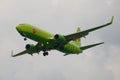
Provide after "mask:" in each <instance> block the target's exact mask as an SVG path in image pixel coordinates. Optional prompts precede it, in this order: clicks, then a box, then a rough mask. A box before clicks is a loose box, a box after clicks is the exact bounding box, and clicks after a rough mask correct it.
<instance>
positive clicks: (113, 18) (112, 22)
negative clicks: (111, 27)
mask: <svg viewBox="0 0 120 80" xmlns="http://www.w3.org/2000/svg"><path fill="white" fill-rule="evenodd" d="M113 19H114V16H112V19H111V21H110V24H112V23H113Z"/></svg>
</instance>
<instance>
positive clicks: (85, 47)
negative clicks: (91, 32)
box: [81, 42, 104, 50]
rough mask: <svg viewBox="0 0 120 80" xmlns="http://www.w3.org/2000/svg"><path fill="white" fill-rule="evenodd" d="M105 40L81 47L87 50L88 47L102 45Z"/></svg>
mask: <svg viewBox="0 0 120 80" xmlns="http://www.w3.org/2000/svg"><path fill="white" fill-rule="evenodd" d="M103 43H104V42H101V43H96V44H92V45H88V46H83V47H81V50H85V49H88V48H92V47H94V46H97V45H100V44H103Z"/></svg>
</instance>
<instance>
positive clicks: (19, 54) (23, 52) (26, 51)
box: [11, 50, 28, 57]
mask: <svg viewBox="0 0 120 80" xmlns="http://www.w3.org/2000/svg"><path fill="white" fill-rule="evenodd" d="M26 53H28V50H24V51H22V52H20V53H18V54H15V55H13V52H12V54H11V56H12V57H16V56H21V55H24V54H26Z"/></svg>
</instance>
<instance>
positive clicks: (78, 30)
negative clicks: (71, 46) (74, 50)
mask: <svg viewBox="0 0 120 80" xmlns="http://www.w3.org/2000/svg"><path fill="white" fill-rule="evenodd" d="M77 32H80V27H78V28H77ZM74 42H75V43H76V44H77V45H78V46H79V47H81V40H80V38H78V39H76V40H74Z"/></svg>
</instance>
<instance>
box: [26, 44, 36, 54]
mask: <svg viewBox="0 0 120 80" xmlns="http://www.w3.org/2000/svg"><path fill="white" fill-rule="evenodd" d="M25 48H26V49H27V50H29V51H30V52H31V53H34V52H37V48H36V47H35V45H33V44H27V45H26V47H25Z"/></svg>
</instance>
